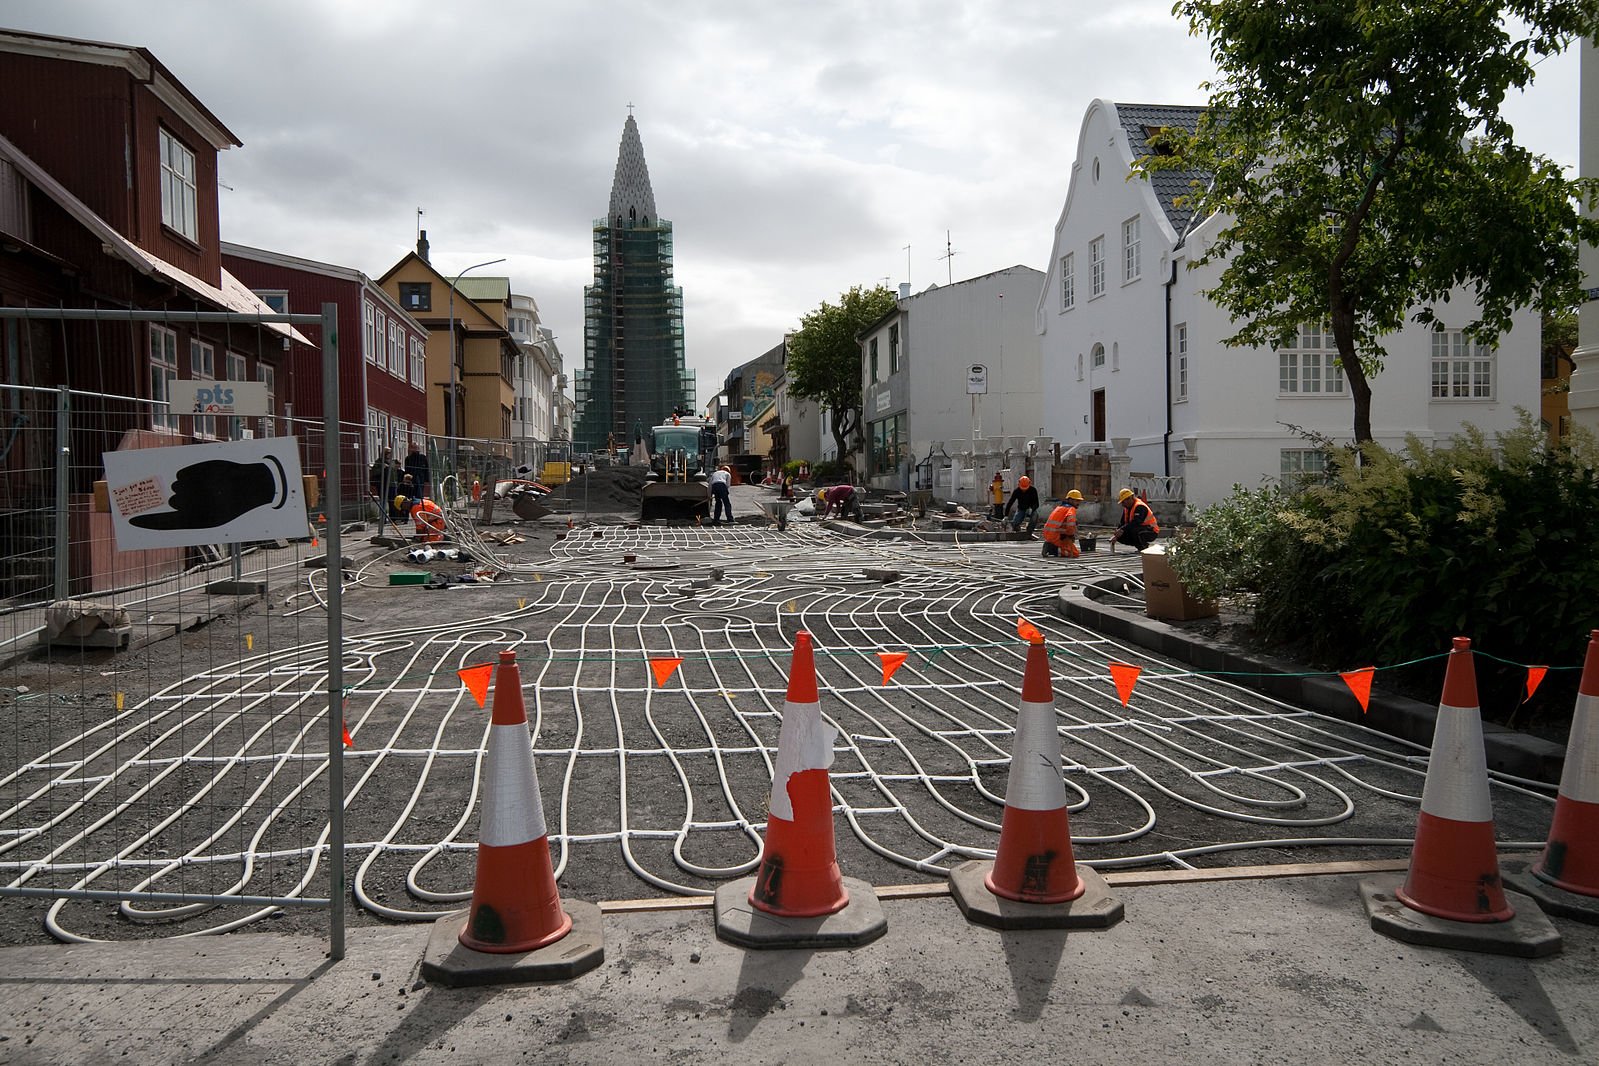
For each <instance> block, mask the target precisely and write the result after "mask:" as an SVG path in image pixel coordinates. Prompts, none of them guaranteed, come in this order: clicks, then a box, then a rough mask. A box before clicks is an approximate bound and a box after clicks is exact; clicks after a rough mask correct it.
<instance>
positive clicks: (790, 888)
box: [749, 632, 849, 918]
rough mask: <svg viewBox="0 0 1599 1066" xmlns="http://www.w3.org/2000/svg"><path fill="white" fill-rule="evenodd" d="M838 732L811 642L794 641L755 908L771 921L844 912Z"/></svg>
mask: <svg viewBox="0 0 1599 1066" xmlns="http://www.w3.org/2000/svg"><path fill="white" fill-rule="evenodd" d="M837 739H838V730H836V729H834V728H833V727H832V726H830V725H828V724H827V723H826V722H824V721H823V720H822V706H821V701H820V699H819V698H818V697H817V694H816V659H815V657H814V654H813V653H812V651H811V635H810V634H809V633H805V632H801V633H799V634H798V635H797V636H796V637H795V638H794V657H793V663H792V665H791V666H790V667H789V674H788V699H787V701H786V702H785V703H784V704H783V726H782V728H781V729H780V730H779V731H778V734H777V761H776V763H775V764H774V765H773V767H772V802H771V804H770V817H768V819H767V821H766V847H765V849H764V851H763V852H762V853H761V868H760V871H759V872H758V873H757V874H756V875H755V884H754V886H753V887H752V888H751V889H750V896H749V899H750V903H752V904H753V905H755V906H756V907H759V908H760V909H761V910H763V911H765V912H766V913H768V914H776V915H781V916H783V917H787V918H814V917H816V916H817V915H819V914H832V913H833V912H834V911H839V910H843V909H844V905H845V904H847V903H848V902H849V893H847V892H845V891H844V878H843V875H842V874H840V873H839V871H838V858H837V855H836V854H835V852H834V850H833V793H832V788H831V785H830V784H829V782H828V777H827V768H828V767H829V766H831V765H833V741H835V740H837Z"/></svg>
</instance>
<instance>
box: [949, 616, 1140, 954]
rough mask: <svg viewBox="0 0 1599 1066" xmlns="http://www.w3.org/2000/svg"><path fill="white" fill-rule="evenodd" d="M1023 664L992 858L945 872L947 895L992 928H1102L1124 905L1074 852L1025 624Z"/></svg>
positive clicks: (1047, 704)
mask: <svg viewBox="0 0 1599 1066" xmlns="http://www.w3.org/2000/svg"><path fill="white" fill-rule="evenodd" d="M1026 629H1027V631H1030V632H1024V635H1025V636H1027V639H1028V646H1027V665H1026V667H1025V668H1024V670H1023V673H1022V698H1021V709H1020V713H1019V714H1018V716H1017V719H1016V740H1015V742H1014V744H1013V745H1012V748H1011V760H1010V777H1009V779H1008V780H1007V782H1006V785H1005V813H1004V816H1003V818H1002V819H1001V821H1000V827H999V848H998V850H997V851H996V852H995V855H994V861H993V862H992V863H990V862H984V861H980V860H977V861H972V862H966V863H962V864H961V865H959V866H957V867H955V869H954V870H952V871H951V872H950V895H951V896H953V897H954V899H955V903H956V905H958V906H959V907H960V909H961V912H962V913H963V914H965V915H966V917H967V918H968V919H970V920H971V921H974V922H978V923H980V924H982V925H988V926H993V927H995V928H998V929H1073V928H1076V929H1104V928H1108V927H1109V926H1112V925H1114V924H1116V923H1117V922H1119V921H1121V919H1122V918H1123V917H1124V915H1125V913H1126V911H1125V908H1124V907H1123V906H1122V903H1121V901H1120V900H1117V899H1115V898H1114V897H1112V896H1111V895H1110V894H1109V893H1108V891H1107V890H1106V887H1105V882H1104V879H1103V878H1101V877H1100V876H1099V875H1098V874H1097V873H1095V872H1094V871H1093V870H1091V869H1089V868H1088V867H1086V866H1084V867H1079V866H1077V864H1076V862H1075V861H1074V859H1073V857H1072V831H1071V824H1070V819H1069V818H1068V815H1067V812H1066V785H1065V783H1064V781H1063V779H1062V777H1061V745H1060V733H1059V732H1058V729H1057V726H1056V719H1055V690H1054V687H1053V685H1052V684H1051V682H1050V679H1049V653H1048V652H1047V651H1046V650H1045V648H1044V640H1043V637H1042V635H1040V634H1039V633H1038V632H1037V630H1035V629H1032V627H1030V626H1029V627H1026Z"/></svg>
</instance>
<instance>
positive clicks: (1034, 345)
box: [861, 266, 1045, 488]
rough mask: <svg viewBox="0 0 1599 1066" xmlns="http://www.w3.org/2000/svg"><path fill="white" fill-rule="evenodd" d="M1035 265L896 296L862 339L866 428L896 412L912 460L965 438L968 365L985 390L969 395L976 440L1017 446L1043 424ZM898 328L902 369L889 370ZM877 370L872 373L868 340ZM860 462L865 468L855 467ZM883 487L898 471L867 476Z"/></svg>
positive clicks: (899, 479)
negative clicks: (1005, 440) (979, 369)
mask: <svg viewBox="0 0 1599 1066" xmlns="http://www.w3.org/2000/svg"><path fill="white" fill-rule="evenodd" d="M1043 278H1044V275H1043V273H1042V272H1040V271H1038V270H1035V269H1034V268H1032V267H1027V266H1013V267H1007V268H1005V269H1004V270H999V271H995V272H994V273H992V274H984V275H982V276H981V277H976V278H970V279H968V280H966V281H959V282H956V283H955V284H953V285H943V286H938V287H933V288H929V289H925V290H923V291H922V292H920V293H917V294H915V295H913V296H908V297H905V298H903V299H901V300H900V301H899V309H898V313H897V314H896V315H894V316H892V317H891V318H888V319H885V320H884V321H882V322H879V323H878V324H877V325H876V327H875V328H873V329H872V330H870V331H869V332H867V333H865V334H863V335H862V337H861V373H862V382H861V402H862V405H863V408H864V419H863V421H864V429H865V437H866V439H867V440H870V439H871V425H872V423H873V422H876V421H879V420H881V419H885V418H889V417H892V416H893V415H896V414H899V413H902V412H903V413H904V414H905V415H906V432H907V435H908V436H909V438H910V443H911V450H912V460H913V463H914V462H919V461H921V460H923V459H925V458H926V457H927V454H928V451H929V450H930V449H931V448H932V446H933V444H934V443H936V442H942V443H944V444H945V445H946V447H947V446H948V444H949V442H951V441H955V440H968V439H970V438H971V436H972V426H973V404H972V397H971V396H970V395H968V394H967V392H966V379H967V371H968V369H969V368H970V367H971V366H972V365H973V364H978V363H980V364H983V365H984V366H986V367H987V369H988V392H987V394H986V395H981V396H978V397H977V403H976V419H977V423H978V429H979V434H978V435H979V436H980V437H998V436H1010V437H1015V438H1018V440H1019V443H1025V441H1026V440H1028V439H1030V438H1035V437H1036V436H1037V435H1038V432H1039V429H1040V428H1041V427H1042V426H1044V425H1045V422H1044V417H1043V407H1044V401H1043V397H1042V396H1041V395H1040V392H1039V337H1038V332H1037V330H1036V329H1035V327H1034V309H1035V308H1036V306H1037V304H1038V293H1039V287H1040V286H1041V285H1042V283H1043ZM895 325H897V326H898V327H899V331H900V346H901V355H900V370H899V372H898V373H897V374H895V373H890V362H889V331H890V327H892V326H895ZM873 339H875V340H876V341H877V349H878V377H877V380H875V381H874V380H872V374H871V360H870V357H869V355H868V353H869V352H870V349H871V342H872V340H873ZM863 469H864V468H863ZM869 483H870V484H872V485H875V486H877V487H881V488H904V487H906V470H905V469H904V468H903V467H902V468H901V470H899V471H897V472H895V473H893V474H888V475H878V476H874V477H872V478H871V479H870V481H869Z"/></svg>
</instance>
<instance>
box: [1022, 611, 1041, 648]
mask: <svg viewBox="0 0 1599 1066" xmlns="http://www.w3.org/2000/svg"><path fill="white" fill-rule="evenodd" d="M1016 635H1017V636H1018V637H1021V638H1022V639H1023V640H1025V641H1026V642H1027V643H1029V644H1042V643H1044V634H1042V633H1040V632H1039V631H1038V627H1037V626H1035V625H1033V623H1031V622H1029V621H1028V620H1027V619H1025V618H1023V617H1022V616H1021V615H1017V616H1016Z"/></svg>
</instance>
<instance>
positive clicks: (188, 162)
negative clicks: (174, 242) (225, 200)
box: [161, 130, 200, 242]
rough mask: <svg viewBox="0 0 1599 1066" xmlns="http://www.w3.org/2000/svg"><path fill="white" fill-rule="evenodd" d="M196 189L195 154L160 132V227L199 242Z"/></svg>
mask: <svg viewBox="0 0 1599 1066" xmlns="http://www.w3.org/2000/svg"><path fill="white" fill-rule="evenodd" d="M195 205H196V196H195V189H194V153H193V152H191V151H189V149H188V148H186V147H184V144H183V142H182V141H180V140H178V139H177V138H176V137H174V136H172V134H170V133H168V132H167V131H166V130H162V131H161V224H162V225H163V226H166V227H167V228H168V229H172V230H176V231H177V232H179V233H181V234H183V235H184V236H185V237H187V238H189V240H191V241H196V242H198V241H199V239H200V217H199V211H198V209H197V208H196V206H195Z"/></svg>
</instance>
